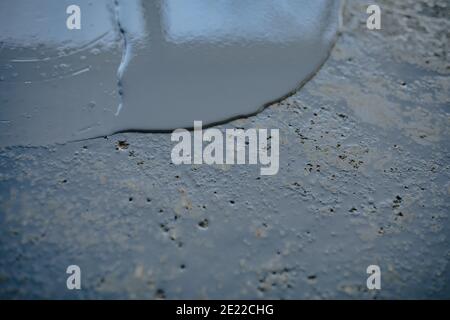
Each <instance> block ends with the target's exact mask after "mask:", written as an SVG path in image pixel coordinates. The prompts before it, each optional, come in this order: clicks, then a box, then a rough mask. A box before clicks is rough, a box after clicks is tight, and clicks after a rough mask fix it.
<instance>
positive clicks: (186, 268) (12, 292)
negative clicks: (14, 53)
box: [0, 0, 450, 299]
mask: <svg viewBox="0 0 450 320" xmlns="http://www.w3.org/2000/svg"><path fill="white" fill-rule="evenodd" d="M368 3H372V1H370V2H369V1H363V0H349V1H347V5H346V8H345V13H344V26H343V31H342V34H341V36H340V38H339V40H338V42H337V44H336V46H335V48H334V50H333V52H332V54H331V57H330V59H329V60H328V61H327V63H326V64H325V65H324V67H323V68H322V69H321V70H320V71H319V72H318V74H317V75H316V76H315V77H314V78H313V79H312V80H311V81H310V82H308V83H307V84H306V85H305V86H304V87H303V88H302V89H301V90H300V91H299V92H298V93H296V94H295V95H293V96H292V97H290V98H288V99H286V100H284V101H282V102H280V103H277V104H275V105H272V106H270V107H268V108H267V109H265V110H264V111H263V112H261V113H259V114H258V115H256V116H254V117H250V118H248V119H240V120H235V121H233V122H231V123H228V124H225V125H221V126H219V128H220V129H224V128H230V127H241V128H253V127H256V128H279V129H280V139H281V145H280V171H279V173H278V175H275V176H260V175H259V170H258V168H257V167H256V166H249V165H240V166H237V165H236V166H207V165H198V166H195V165H192V166H188V165H181V166H175V165H173V164H171V159H170V153H171V149H172V147H173V142H171V141H170V134H162V133H161V134H152V133H122V134H116V135H113V136H109V137H105V138H98V139H92V140H85V141H80V142H73V143H68V144H65V145H53V146H47V147H8V148H2V149H1V150H0V297H1V298H64V299H86V298H149V299H153V298H166V299H174V298H262V299H267V298H276V299H278V298H283V299H290V298H307V299H310V298H314V299H316V298H351V299H353V298H363V299H375V298H376V299H387V298H450V283H449V279H450V266H449V260H450V240H449V236H450V225H449V213H450V201H449V199H450V182H449V178H450V171H449V169H450V168H449V167H450V143H449V130H450V129H449V128H450V126H449V120H450V94H449V89H450V77H449V74H450V60H449V57H448V45H449V41H448V37H449V31H448V30H450V9H449V8H450V7H449V6H450V4H449V1H447V0H422V1H416V0H402V1H393V0H383V1H381V0H380V1H376V3H378V4H379V5H380V6H381V8H382V19H383V20H382V30H380V31H369V30H367V28H366V27H365V20H366V18H367V14H366V8H367V5H368ZM124 141H126V142H124ZM71 264H76V265H79V266H80V267H81V270H82V290H74V291H70V290H67V288H66V277H67V274H66V273H65V271H66V268H67V266H68V265H71ZM371 264H376V265H379V266H380V267H381V272H382V288H381V290H374V291H369V290H368V289H367V288H366V279H367V276H368V275H367V274H366V268H367V266H369V265H371Z"/></svg>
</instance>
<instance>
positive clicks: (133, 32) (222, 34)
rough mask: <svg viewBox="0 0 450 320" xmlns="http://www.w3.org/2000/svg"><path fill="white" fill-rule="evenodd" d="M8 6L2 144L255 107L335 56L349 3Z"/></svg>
mask: <svg viewBox="0 0 450 320" xmlns="http://www.w3.org/2000/svg"><path fill="white" fill-rule="evenodd" d="M69 5H71V3H70V1H50V0H46V1H42V2H40V3H39V4H37V3H36V2H32V1H27V0H19V1H3V2H2V3H1V4H0V27H1V29H2V33H1V35H0V41H1V49H0V50H1V51H0V80H1V81H0V102H1V109H0V145H2V146H8V145H43V144H51V143H55V142H59V143H61V142H67V141H73V140H81V139H86V138H93V137H98V136H101V135H109V134H112V133H115V132H118V131H129V130H131V131H133V130H143V131H152V130H156V131H157V130H172V129H176V128H180V127H187V128H189V127H192V125H193V121H194V120H201V121H203V123H204V124H205V125H208V124H213V123H216V122H223V121H227V120H229V119H232V118H236V117H241V116H246V115H250V114H254V113H256V112H258V111H259V110H262V108H263V107H264V106H266V105H267V104H270V103H271V102H273V101H276V100H279V99H280V98H282V97H285V96H286V95H288V94H290V93H292V92H293V91H295V90H296V89H298V88H299V86H300V85H301V84H303V83H304V82H305V81H307V80H308V79H309V78H310V77H311V76H312V75H314V73H315V72H316V71H317V70H318V68H319V67H320V66H321V64H322V63H323V62H324V61H325V60H326V58H327V57H328V54H329V52H330V49H331V47H332V46H333V44H334V41H335V38H336V34H337V29H338V21H339V15H340V2H339V1H334V0H320V1H316V0H314V1H313V0H304V1H294V0H284V1H275V0H263V1H258V2H256V3H255V2H254V1H235V0H227V1H215V2H211V1H206V0H195V1H189V3H188V2H186V1H181V0H161V1H156V0H155V1H138V0H133V1H123V0H100V1H88V0H82V1H78V5H79V7H80V12H81V18H80V20H81V29H79V30H69V29H68V28H67V26H66V20H67V19H68V17H69V14H67V13H66V8H67V7H68V6H69Z"/></svg>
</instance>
